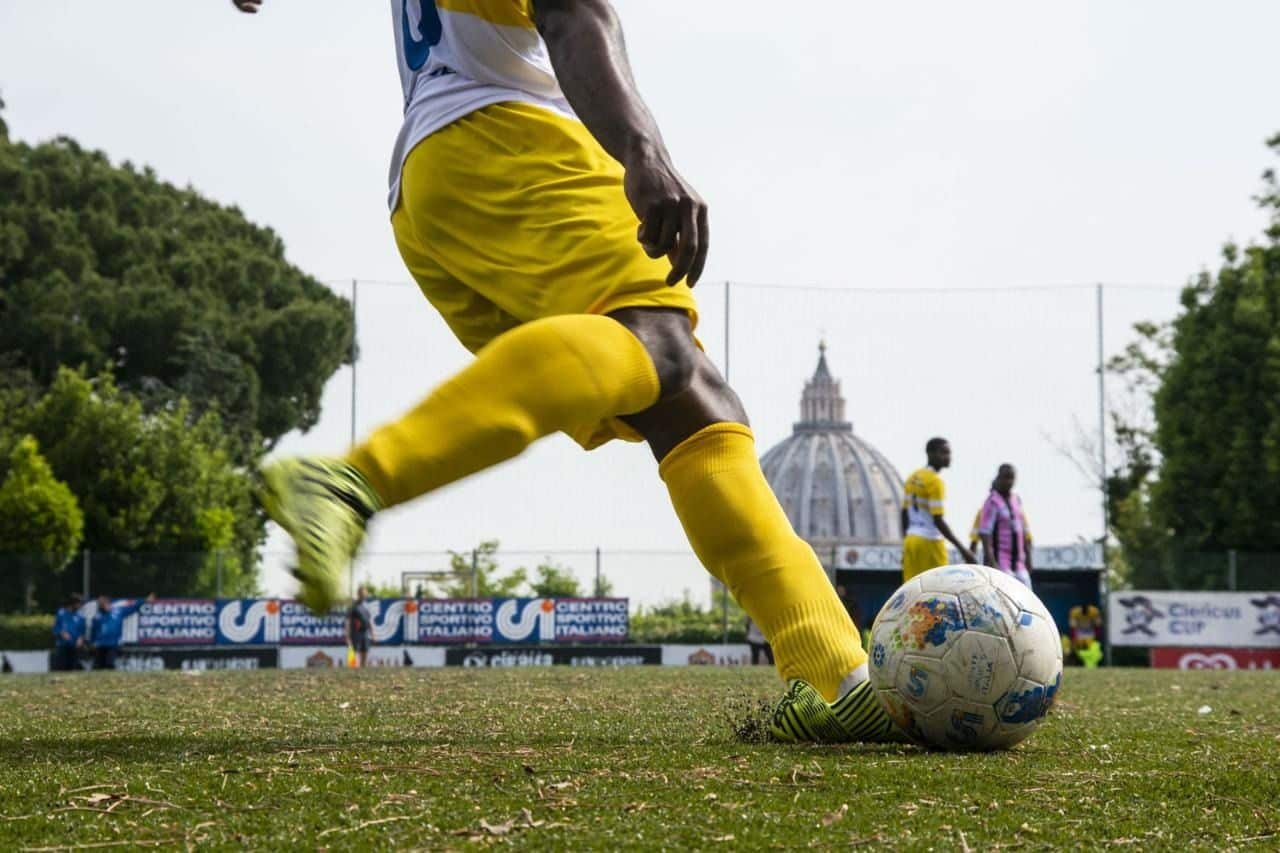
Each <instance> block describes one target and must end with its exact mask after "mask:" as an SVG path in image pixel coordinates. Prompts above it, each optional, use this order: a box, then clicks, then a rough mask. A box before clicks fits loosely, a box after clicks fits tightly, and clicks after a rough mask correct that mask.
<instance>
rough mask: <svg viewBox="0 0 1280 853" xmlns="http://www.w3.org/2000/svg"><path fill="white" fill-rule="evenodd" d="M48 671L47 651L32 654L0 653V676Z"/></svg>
mask: <svg viewBox="0 0 1280 853" xmlns="http://www.w3.org/2000/svg"><path fill="white" fill-rule="evenodd" d="M48 671H49V652H48V650H47V649H46V650H43V651H33V652H0V674H12V673H17V674H22V673H33V672H48Z"/></svg>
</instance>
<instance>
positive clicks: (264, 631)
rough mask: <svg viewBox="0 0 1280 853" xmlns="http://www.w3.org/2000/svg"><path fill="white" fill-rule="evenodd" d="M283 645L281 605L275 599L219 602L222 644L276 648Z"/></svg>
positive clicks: (238, 599)
mask: <svg viewBox="0 0 1280 853" xmlns="http://www.w3.org/2000/svg"><path fill="white" fill-rule="evenodd" d="M278 642H280V602H279V601H277V600H276V599H274V598H232V599H224V600H220V601H218V643H220V644H227V645H246V644H249V645H275V644H276V643H278Z"/></svg>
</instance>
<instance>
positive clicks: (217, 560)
mask: <svg viewBox="0 0 1280 853" xmlns="http://www.w3.org/2000/svg"><path fill="white" fill-rule="evenodd" d="M213 564H214V565H215V566H216V567H217V569H218V586H217V592H216V593H215V595H216V596H217V597H218V598H222V549H221V548H219V549H218V550H216V551H214V552H213Z"/></svg>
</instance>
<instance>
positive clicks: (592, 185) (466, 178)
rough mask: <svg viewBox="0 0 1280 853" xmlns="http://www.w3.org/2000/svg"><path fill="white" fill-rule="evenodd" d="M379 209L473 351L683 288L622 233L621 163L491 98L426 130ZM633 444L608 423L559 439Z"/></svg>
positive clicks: (665, 298)
mask: <svg viewBox="0 0 1280 853" xmlns="http://www.w3.org/2000/svg"><path fill="white" fill-rule="evenodd" d="M400 187H401V189H400V201H399V204H398V205H397V207H396V210H395V212H394V213H393V214H392V217H391V224H392V227H393V229H394V230H395V236H396V244H397V246H398V247H399V249H400V255H401V257H403V258H404V262H405V264H406V265H407V266H408V268H409V271H410V272H411V273H412V274H413V277H414V279H415V280H416V281H417V283H418V286H419V287H420V288H421V289H422V292H423V294H424V295H425V296H426V297H427V299H428V300H430V302H431V304H432V305H433V306H435V308H436V310H437V311H439V312H440V314H441V316H443V317H444V320H445V322H446V323H448V324H449V328H450V329H452V330H453V333H454V334H455V335H457V337H458V340H459V341H461V342H462V345H463V346H465V347H466V348H467V349H469V350H470V351H471V352H476V351H477V350H479V349H480V348H481V347H483V346H484V345H485V344H487V343H488V342H489V341H490V340H492V339H493V338H495V337H496V336H498V335H500V334H502V333H503V332H505V331H507V330H508V329H511V328H513V327H515V326H518V325H520V324H521V323H527V322H529V321H530V320H536V319H539V318H541V317H551V316H556V315H560V314H607V313H609V312H611V311H616V310H618V309H619V308H628V307H638V306H644V307H661V308H678V309H682V310H684V311H687V312H688V313H689V316H690V318H691V320H692V321H693V323H694V324H695V325H696V324H697V303H696V302H695V301H694V297H693V293H692V291H690V289H689V288H688V287H687V286H685V285H684V284H679V285H677V286H675V287H669V286H668V285H667V283H666V276H667V273H668V272H669V271H670V265H669V264H668V263H667V261H666V260H665V259H659V260H653V259H651V258H649V257H648V256H647V255H646V254H645V253H644V251H643V250H642V249H641V248H640V244H639V243H638V242H637V240H636V228H637V226H638V225H639V222H638V220H637V219H636V215H635V213H633V212H632V210H631V206H630V205H629V204H628V203H627V199H626V196H625V195H624V194H623V190H622V167H621V166H620V165H619V164H618V162H617V161H616V160H614V159H613V158H612V157H610V156H609V155H608V154H607V153H606V152H605V151H604V149H603V148H601V147H600V144H599V143H598V142H596V140H595V139H594V138H593V137H592V136H591V134H590V133H589V132H588V131H587V129H586V127H584V126H583V125H582V124H581V123H580V122H578V121H574V120H572V119H568V118H565V117H564V116H561V115H559V114H558V113H554V112H552V111H550V110H546V109H543V108H541V107H536V106H532V105H529V104H521V103H502V104H494V105H492V106H489V107H485V108H484V109H481V110H478V111H476V112H474V113H471V114H470V115H467V116H465V117H464V118H462V119H460V120H458V121H456V122H454V123H453V124H451V125H449V126H448V127H446V128H444V129H442V130H440V131H438V132H436V133H434V134H432V135H431V136H428V137H427V138H426V139H424V140H422V142H420V143H418V145H417V146H415V147H414V149H413V151H411V152H410V153H409V156H408V158H407V159H406V160H405V163H404V168H403V170H402V172H401V183H400ZM573 438H574V440H576V441H577V442H578V443H579V444H582V445H583V446H584V447H587V448H591V447H596V446H598V445H600V444H603V443H604V442H606V441H609V440H610V439H611V438H625V439H627V440H630V441H640V440H641V438H640V436H639V435H638V434H637V433H636V432H635V431H634V430H632V429H631V428H630V427H627V426H626V425H625V424H623V423H622V422H621V421H619V420H617V419H611V420H609V421H607V422H605V423H603V424H600V425H598V426H596V427H593V428H590V429H586V430H583V431H582V433H581V434H576V435H574V436H573Z"/></svg>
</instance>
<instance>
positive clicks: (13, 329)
mask: <svg viewBox="0 0 1280 853" xmlns="http://www.w3.org/2000/svg"><path fill="white" fill-rule="evenodd" d="M352 330H353V323H352V315H351V310H350V305H349V304H348V303H347V302H346V301H344V300H343V299H341V298H339V297H338V296H336V295H335V294H333V293H332V292H330V291H329V290H328V289H327V288H326V287H325V286H324V285H322V284H321V283H320V282H318V281H316V280H315V279H313V278H311V277H309V276H307V275H305V274H303V273H302V272H301V271H299V270H298V269H297V268H295V267H293V266H292V265H290V264H289V263H288V262H287V261H286V260H285V256H284V244H283V243H282V242H281V240H280V238H279V237H278V236H277V235H276V234H275V233H274V232H272V231H271V230H270V229H267V228H262V227H259V226H256V225H254V224H252V223H250V222H249V221H247V220H246V219H245V217H244V215H243V214H242V213H241V212H240V211H239V210H238V209H236V208H234V207H225V206H222V205H219V204H216V203H214V202H212V201H209V200H207V199H205V198H203V197H201V196H200V195H199V194H198V193H196V192H195V190H193V189H190V188H187V189H179V188H177V187H175V186H172V185H170V184H167V183H164V182H162V181H160V180H159V179H157V177H156V176H155V174H154V173H153V172H152V171H151V170H150V169H143V170H141V171H139V170H138V169H136V168H134V167H133V166H132V165H130V164H129V163H125V164H123V165H122V166H114V165H112V164H111V163H110V162H109V161H108V159H107V157H106V156H105V155H104V154H103V153H101V152H97V151H89V150H86V149H83V148H81V147H80V146H79V145H78V144H76V142H74V141H73V140H70V139H67V138H59V139H56V140H54V141H52V142H48V143H45V144H41V145H34V146H33V145H27V144H24V143H21V142H14V141H10V140H9V139H8V138H7V136H6V135H5V134H4V133H0V364H4V365H5V366H6V367H7V368H9V369H21V370H25V371H27V372H29V374H30V375H31V376H32V377H33V378H34V380H35V381H36V382H37V383H39V384H40V385H43V386H47V385H49V384H51V383H52V382H53V381H54V380H55V378H56V376H57V375H58V370H59V368H60V367H62V366H64V365H66V366H72V367H81V366H83V367H85V368H86V369H87V371H88V373H89V375H95V374H97V373H100V372H103V371H108V370H109V371H110V372H111V373H112V374H113V375H114V376H115V377H116V380H117V382H118V383H119V385H120V387H122V388H124V389H126V390H129V391H131V392H133V393H135V394H136V395H137V396H139V397H140V398H141V399H142V400H143V401H144V403H145V404H146V406H147V408H148V410H150V411H154V410H158V409H162V408H165V407H169V406H174V405H177V403H178V401H179V400H180V399H183V398H185V399H187V400H189V401H190V404H191V406H192V407H193V411H194V413H195V414H197V415H199V414H203V413H204V412H205V411H206V410H209V409H216V410H217V411H218V412H220V413H221V415H222V419H223V425H224V428H226V429H229V430H232V431H235V432H236V433H237V434H238V435H240V436H241V437H242V438H243V439H246V447H248V444H249V442H248V439H250V438H254V440H255V441H256V436H262V437H263V438H264V439H265V441H266V443H267V444H271V443H273V442H274V441H275V440H277V439H278V438H280V436H282V435H284V434H285V433H287V432H289V431H291V430H294V429H304V430H305V429H307V428H308V427H310V426H312V425H314V424H315V423H316V421H317V419H318V418H319V414H320V398H321V392H322V390H323V388H324V384H325V382H326V380H327V379H328V378H329V377H330V376H331V375H332V374H333V372H334V371H335V370H337V368H338V367H339V366H340V365H341V364H342V363H343V362H345V361H346V360H348V359H349V357H350V353H351V342H352ZM242 461H247V460H242Z"/></svg>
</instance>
